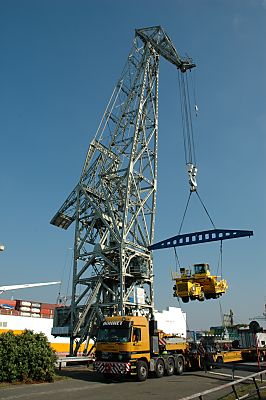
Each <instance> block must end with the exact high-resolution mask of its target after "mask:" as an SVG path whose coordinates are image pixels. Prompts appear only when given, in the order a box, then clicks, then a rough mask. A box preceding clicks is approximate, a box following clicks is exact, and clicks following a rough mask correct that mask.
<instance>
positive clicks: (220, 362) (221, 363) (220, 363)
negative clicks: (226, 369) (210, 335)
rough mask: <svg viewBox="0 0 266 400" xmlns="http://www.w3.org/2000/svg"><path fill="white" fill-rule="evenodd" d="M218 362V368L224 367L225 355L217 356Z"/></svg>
mask: <svg viewBox="0 0 266 400" xmlns="http://www.w3.org/2000/svg"><path fill="white" fill-rule="evenodd" d="M216 363H217V364H218V365H217V366H216V368H222V365H223V363H224V360H223V357H217V360H216Z"/></svg>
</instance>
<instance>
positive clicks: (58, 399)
mask: <svg viewBox="0 0 266 400" xmlns="http://www.w3.org/2000/svg"><path fill="white" fill-rule="evenodd" d="M241 372H242V371H237V372H236V375H237V376H243V374H241ZM61 375H62V378H63V379H62V380H59V381H56V382H54V383H50V384H49V383H42V384H34V385H10V386H8V387H4V388H0V400H47V399H48V400H66V399H71V400H88V399H89V400H100V399H101V400H105V399H108V400H122V399H123V400H133V399H134V400H136V399H138V400H151V399H153V400H154V399H167V400H178V399H181V398H182V397H184V396H189V395H191V394H194V393H197V392H200V391H203V390H208V389H212V388H214V387H217V386H220V385H223V384H224V383H227V382H230V381H231V373H230V371H229V370H219V371H217V370H215V371H214V373H213V372H207V373H205V372H203V371H200V372H193V373H192V372H191V373H190V372H186V373H184V375H182V376H177V375H173V376H170V377H163V378H161V379H155V378H150V379H148V380H147V381H145V382H135V381H134V380H133V379H127V380H124V381H122V382H115V381H111V382H109V383H106V382H104V381H103V380H102V379H101V377H100V376H99V375H97V374H96V373H94V372H93V371H90V370H88V369H86V368H84V367H72V368H71V367H68V368H66V369H63V370H62V371H61ZM218 397H220V396H218V394H217V393H215V394H214V396H209V397H208V400H214V399H215V400H217V399H218Z"/></svg>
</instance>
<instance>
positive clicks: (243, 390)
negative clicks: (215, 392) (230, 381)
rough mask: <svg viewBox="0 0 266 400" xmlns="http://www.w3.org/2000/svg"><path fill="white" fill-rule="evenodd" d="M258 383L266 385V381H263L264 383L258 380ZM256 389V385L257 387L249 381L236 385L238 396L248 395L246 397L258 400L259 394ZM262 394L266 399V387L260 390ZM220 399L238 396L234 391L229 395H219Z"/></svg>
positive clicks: (261, 385) (226, 399) (234, 399)
mask: <svg viewBox="0 0 266 400" xmlns="http://www.w3.org/2000/svg"><path fill="white" fill-rule="evenodd" d="M257 384H258V386H259V387H265V385H266V383H265V382H262V383H259V382H257ZM255 390H256V387H255V385H254V383H248V384H245V385H239V386H238V385H237V386H236V392H237V395H238V397H242V396H245V395H246V396H247V397H245V398H246V399H249V400H257V399H258V396H257V394H256V392H255ZM251 393H252V394H251ZM260 395H261V398H262V399H266V388H265V389H261V390H260ZM218 400H236V397H235V394H234V393H230V394H228V395H225V396H222V397H219V399H218Z"/></svg>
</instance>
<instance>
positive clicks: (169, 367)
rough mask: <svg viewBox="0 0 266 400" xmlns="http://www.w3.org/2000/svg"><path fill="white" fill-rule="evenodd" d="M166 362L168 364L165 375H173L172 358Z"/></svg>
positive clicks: (173, 362) (173, 364) (173, 365)
mask: <svg viewBox="0 0 266 400" xmlns="http://www.w3.org/2000/svg"><path fill="white" fill-rule="evenodd" d="M167 362H168V365H167V368H166V370H165V375H167V376H172V375H174V372H175V360H174V359H173V357H169V358H168V360H167Z"/></svg>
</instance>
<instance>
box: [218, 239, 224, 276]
mask: <svg viewBox="0 0 266 400" xmlns="http://www.w3.org/2000/svg"><path fill="white" fill-rule="evenodd" d="M219 271H221V279H222V278H223V241H222V240H221V243H220V252H219V259H218V265H217V272H216V275H218V274H219Z"/></svg>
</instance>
